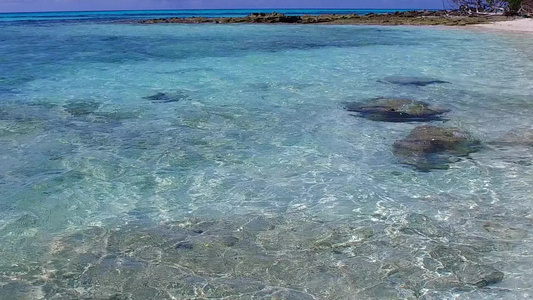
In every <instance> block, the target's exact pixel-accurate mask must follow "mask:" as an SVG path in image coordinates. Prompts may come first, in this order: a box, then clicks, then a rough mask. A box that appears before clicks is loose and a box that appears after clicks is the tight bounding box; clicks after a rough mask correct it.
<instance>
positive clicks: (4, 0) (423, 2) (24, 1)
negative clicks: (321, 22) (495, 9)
mask: <svg viewBox="0 0 533 300" xmlns="http://www.w3.org/2000/svg"><path fill="white" fill-rule="evenodd" d="M443 1H447V0H255V1H253V0H0V12H15V11H23V12H28V11H63V10H134V9H218V8H252V9H260V8H278V9H279V8H398V9H402V8H428V9H431V8H442V7H443Z"/></svg>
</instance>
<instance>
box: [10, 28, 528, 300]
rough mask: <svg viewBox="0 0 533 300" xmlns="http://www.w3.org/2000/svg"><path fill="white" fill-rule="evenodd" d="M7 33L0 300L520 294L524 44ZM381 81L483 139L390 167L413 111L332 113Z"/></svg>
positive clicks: (394, 37) (130, 32) (433, 34)
mask: <svg viewBox="0 0 533 300" xmlns="http://www.w3.org/2000/svg"><path fill="white" fill-rule="evenodd" d="M0 27H1V28H0V41H1V42H0V68H1V70H2V72H1V74H0V145H1V146H0V157H1V160H0V195H1V201H0V299H205V298H208V297H210V298H214V299H527V298H530V297H532V295H533V291H532V290H531V286H532V281H531V277H532V275H533V257H532V255H533V253H532V252H531V247H530V245H531V242H532V227H531V225H532V222H533V214H532V212H533V211H532V208H533V203H532V199H531V192H532V189H531V187H532V184H533V169H532V164H531V161H532V158H533V153H532V151H531V147H530V146H527V145H522V146H521V145H514V144H511V145H509V144H507V145H505V146H501V145H496V144H493V143H492V142H494V141H496V140H498V138H499V137H500V136H503V135H505V134H506V133H508V132H510V131H514V132H517V131H518V130H523V129H530V130H531V129H532V125H533V124H532V120H531V115H532V113H533V102H532V98H531V95H532V94H533V85H532V84H531V82H533V59H532V56H531V52H530V49H531V47H532V46H533V40H531V39H526V38H524V37H523V36H520V35H516V36H514V35H500V34H496V33H485V32H479V31H476V32H474V31H468V30H455V29H435V28H433V29H428V28H409V27H358V26H257V25H244V26H243V25H240V26H234V25H228V26H214V25H177V26H173V25H154V26H142V25H135V24H113V23H112V24H102V23H95V22H90V23H68V24H61V23H39V24H27V23H20V24H9V25H0ZM391 75H393V76H397V75H401V76H425V77H431V78H437V79H439V80H443V81H448V82H449V84H435V85H428V86H424V87H420V86H403V85H395V84H389V83H383V82H379V80H381V79H383V78H385V77H387V76H391ZM157 93H166V94H168V95H169V97H168V98H167V100H172V101H158V100H154V99H156V98H157V97H153V98H152V100H150V99H147V98H146V97H150V96H153V95H156V94H157ZM374 97H406V98H410V99H416V100H422V101H426V102H430V103H433V104H436V105H439V106H442V107H445V108H448V109H451V112H450V113H449V114H448V115H447V119H448V120H447V121H446V122H435V124H443V125H445V126H456V127H460V128H462V129H464V130H468V131H469V132H471V133H472V134H473V135H474V136H476V137H477V138H479V139H480V140H481V141H482V143H483V145H484V147H483V149H482V150H481V151H479V152H477V153H474V154H471V155H470V157H468V158H466V159H464V158H463V159H461V160H460V161H458V162H457V163H455V164H452V165H451V168H450V169H449V170H435V171H432V172H426V173H423V172H418V171H417V170H415V169H413V168H411V167H409V166H405V165H402V164H400V163H399V162H398V160H397V158H395V157H394V156H393V154H392V151H391V147H392V145H393V143H394V142H395V141H396V140H398V139H400V138H403V137H405V136H406V135H407V134H408V133H409V131H410V130H412V129H413V128H414V127H415V126H417V124H413V123H384V122H374V121H370V120H366V119H362V118H357V117H354V116H352V115H350V114H349V113H347V112H346V111H344V110H342V109H341V108H340V103H342V102H345V101H362V100H365V99H369V98H374ZM493 270H499V271H501V272H502V273H503V274H504V278H503V280H502V281H501V282H498V283H491V284H489V285H488V286H485V287H478V286H477V285H480V286H482V285H484V284H480V282H482V280H483V278H485V277H484V276H488V275H490V274H493V273H494V272H493ZM487 280H488V279H487ZM489 281H490V280H489Z"/></svg>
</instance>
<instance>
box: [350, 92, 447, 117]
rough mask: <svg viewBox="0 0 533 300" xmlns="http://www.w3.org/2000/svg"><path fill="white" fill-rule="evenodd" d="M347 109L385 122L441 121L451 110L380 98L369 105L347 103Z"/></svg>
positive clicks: (411, 101) (410, 101)
mask: <svg viewBox="0 0 533 300" xmlns="http://www.w3.org/2000/svg"><path fill="white" fill-rule="evenodd" d="M345 109H346V110H347V111H351V112H358V113H359V114H360V115H361V116H362V117H363V118H366V119H369V120H373V121H383V122H427V121H433V120H441V115H442V114H444V113H446V112H448V111H449V110H446V109H441V108H437V107H433V106H431V105H429V104H428V103H425V102H421V101H415V100H409V99H388V98H378V99H374V100H371V101H368V102H367V103H347V104H345Z"/></svg>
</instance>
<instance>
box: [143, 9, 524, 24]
mask: <svg viewBox="0 0 533 300" xmlns="http://www.w3.org/2000/svg"><path fill="white" fill-rule="evenodd" d="M514 19H515V18H510V17H506V16H502V15H484V14H476V15H464V14H461V13H459V12H458V11H443V10H440V11H429V10H418V11H401V12H400V11H397V12H394V13H384V14H375V13H369V14H366V15H358V14H322V15H300V16H289V15H285V14H280V13H275V12H274V13H253V14H250V15H248V16H246V17H213V18H210V17H188V18H178V17H173V18H160V19H147V20H142V21H140V22H139V23H141V24H165V23H173V24H332V25H421V26H423V25H442V26H467V25H477V24H488V23H493V22H500V21H508V20H514Z"/></svg>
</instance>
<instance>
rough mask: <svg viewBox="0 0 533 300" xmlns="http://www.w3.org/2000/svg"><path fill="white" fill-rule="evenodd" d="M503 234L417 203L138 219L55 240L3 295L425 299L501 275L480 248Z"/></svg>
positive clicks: (19, 269)
mask: <svg viewBox="0 0 533 300" xmlns="http://www.w3.org/2000/svg"><path fill="white" fill-rule="evenodd" d="M413 245H416V248H417V249H419V250H417V251H413V249H414V248H412V247H413ZM511 245H512V242H511V241H510V242H497V241H494V240H492V239H490V238H479V237H475V236H464V235H463V234H462V233H461V234H458V233H456V232H455V231H454V229H453V228H451V227H449V226H447V225H446V224H445V223H442V222H439V221H436V220H434V219H432V218H430V217H428V216H425V215H421V214H406V215H403V216H401V217H400V218H399V219H397V220H389V221H384V222H378V223H375V224H374V225H372V226H371V227H368V226H364V225H362V224H361V223H358V222H357V221H349V220H343V222H336V223H334V224H333V223H324V222H320V221H319V220H314V221H311V220H305V218H296V219H287V218H280V217H265V216H253V215H251V216H241V217H237V216H234V217H232V218H230V219H226V218H223V219H198V218H191V219H184V220H182V221H181V222H169V223H164V224H149V223H145V222H142V221H135V222H131V223H129V224H125V225H123V226H120V227H117V228H114V229H110V230H107V229H105V228H102V227H93V228H91V229H88V230H86V231H82V232H75V233H72V234H67V235H65V236H62V237H59V238H57V239H55V240H53V241H52V243H51V245H50V248H49V251H48V253H45V254H43V257H42V264H33V265H17V266H12V268H11V269H9V270H4V271H3V273H2V276H16V277H17V280H16V281H13V282H12V284H11V286H8V287H6V286H3V287H0V298H2V296H3V295H9V293H10V292H12V291H13V290H25V291H28V293H32V292H33V293H34V294H35V293H38V294H40V295H41V296H42V298H45V299H106V300H107V299H109V300H111V299H131V300H136V299H139V300H144V299H243V300H244V299H260V300H262V299H263V300H267V299H301V300H308V299H309V300H312V299H332V300H335V299H338V300H341V299H353V295H357V296H358V299H412V300H415V299H426V300H429V299H435V298H433V297H432V295H433V294H434V293H439V294H440V295H444V294H446V293H449V295H450V296H451V294H452V293H454V292H456V291H466V292H468V291H474V290H476V289H477V288H480V287H484V286H487V285H491V284H495V283H498V282H500V281H502V279H503V277H504V275H503V274H502V273H501V272H499V271H498V270H496V269H495V268H493V267H492V266H491V265H490V264H487V263H486V262H485V261H484V255H485V253H487V252H491V251H492V250H490V249H498V248H508V247H511ZM481 248H483V249H485V250H483V251H479V249H481ZM422 249H424V250H422ZM36 291H37V292H36ZM4 292H5V293H4ZM3 293H4V294H3Z"/></svg>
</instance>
